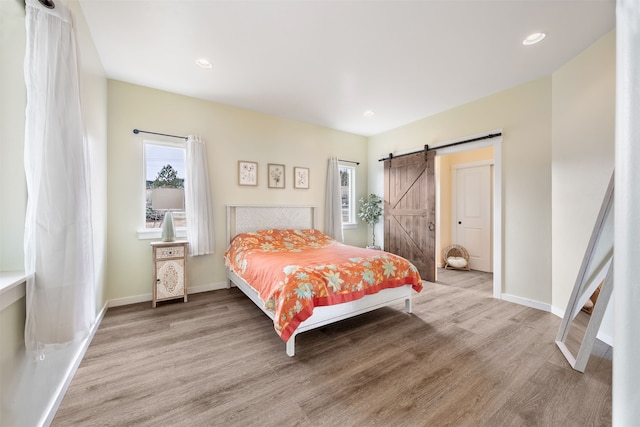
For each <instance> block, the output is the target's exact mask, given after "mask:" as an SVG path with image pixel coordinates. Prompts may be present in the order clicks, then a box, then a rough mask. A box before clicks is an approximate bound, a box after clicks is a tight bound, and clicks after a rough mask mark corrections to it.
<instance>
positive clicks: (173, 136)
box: [133, 129, 188, 141]
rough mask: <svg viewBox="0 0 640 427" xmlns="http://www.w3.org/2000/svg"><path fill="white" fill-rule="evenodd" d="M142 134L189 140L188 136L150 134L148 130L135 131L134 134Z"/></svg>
mask: <svg viewBox="0 0 640 427" xmlns="http://www.w3.org/2000/svg"><path fill="white" fill-rule="evenodd" d="M140 132H142V133H150V134H152V135H160V136H169V137H171V138H180V139H184V140H185V141H186V140H187V139H188V138H187V137H186V136H177V135H168V134H166V133H158V132H149V131H148V130H139V129H134V130H133V133H135V134H136V135H137V134H139V133H140Z"/></svg>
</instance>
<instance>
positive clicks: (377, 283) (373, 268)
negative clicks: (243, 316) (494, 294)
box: [225, 205, 422, 356]
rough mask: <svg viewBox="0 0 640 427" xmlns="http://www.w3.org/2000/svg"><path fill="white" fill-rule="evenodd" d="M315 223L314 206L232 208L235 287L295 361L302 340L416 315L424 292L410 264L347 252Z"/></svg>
mask: <svg viewBox="0 0 640 427" xmlns="http://www.w3.org/2000/svg"><path fill="white" fill-rule="evenodd" d="M315 223H316V212H315V208H314V207H312V206H255V205H254V206H247V205H228V206H227V242H228V243H229V245H228V249H227V251H226V253H225V266H226V268H227V277H228V286H232V285H235V286H237V287H238V288H239V289H240V290H241V291H242V292H243V293H244V294H246V295H247V296H248V297H249V298H250V299H251V300H252V301H253V302H254V303H255V304H256V305H257V306H258V307H259V308H260V309H261V310H262V311H263V312H264V313H265V314H266V315H267V316H269V317H270V318H271V319H272V321H273V322H274V329H275V331H276V333H277V334H278V335H279V336H280V338H281V339H282V340H283V341H285V343H286V353H287V355H289V356H294V355H295V338H296V335H297V334H299V333H302V332H305V331H309V330H311V329H315V328H319V327H321V326H325V325H328V324H330V323H334V322H338V321H340V320H344V319H348V318H350V317H353V316H357V315H359V314H363V313H366V312H368V311H372V310H375V309H378V308H381V307H385V306H388V305H392V304H396V303H400V302H404V303H405V311H406V312H407V313H411V297H412V294H413V293H414V292H420V291H421V290H422V281H421V279H420V275H419V273H418V271H417V269H416V268H415V267H414V266H413V265H412V264H411V263H410V262H408V261H407V260H405V259H404V258H401V257H399V256H397V255H393V254H389V253H386V252H384V251H377V250H371V249H363V248H356V247H353V246H348V245H344V244H342V243H339V242H337V241H335V240H334V239H331V238H330V237H328V236H326V235H325V234H324V233H321V232H320V231H318V230H317V229H316V228H315V225H316V224H315Z"/></svg>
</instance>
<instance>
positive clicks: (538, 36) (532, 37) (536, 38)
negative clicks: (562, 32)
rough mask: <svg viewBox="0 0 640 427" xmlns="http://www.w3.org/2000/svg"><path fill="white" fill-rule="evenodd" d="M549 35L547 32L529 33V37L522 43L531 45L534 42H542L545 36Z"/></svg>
mask: <svg viewBox="0 0 640 427" xmlns="http://www.w3.org/2000/svg"><path fill="white" fill-rule="evenodd" d="M545 37H547V35H546V34H545V33H533V34H529V35H528V36H527V38H525V39H524V40H522V44H523V45H525V46H530V45H532V44H536V43H540V42H541V41H542V40H544V38H545Z"/></svg>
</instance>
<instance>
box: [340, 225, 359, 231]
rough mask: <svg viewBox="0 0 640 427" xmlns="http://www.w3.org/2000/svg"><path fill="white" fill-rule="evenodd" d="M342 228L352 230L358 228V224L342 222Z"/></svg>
mask: <svg viewBox="0 0 640 427" xmlns="http://www.w3.org/2000/svg"><path fill="white" fill-rule="evenodd" d="M342 228H343V229H344V230H352V229H354V228H358V224H342Z"/></svg>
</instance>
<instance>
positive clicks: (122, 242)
mask: <svg viewBox="0 0 640 427" xmlns="http://www.w3.org/2000/svg"><path fill="white" fill-rule="evenodd" d="M134 128H138V129H143V130H149V131H153V132H159V133H167V134H171V135H188V134H198V135H200V136H202V137H203V138H204V139H205V141H206V143H207V155H208V159H207V160H208V166H209V177H210V180H211V192H212V197H213V201H214V204H213V211H214V229H215V254H213V255H206V256H199V257H189V259H188V261H187V264H188V269H187V275H188V281H189V286H192V287H195V286H209V285H213V286H222V285H223V284H224V282H225V277H226V275H225V270H224V263H223V255H224V251H225V249H226V242H225V230H226V228H225V227H226V226H225V213H226V211H225V205H226V204H294V205H314V206H317V207H318V208H319V209H318V224H319V228H320V229H323V228H324V212H323V208H324V198H325V181H326V169H327V160H328V158H329V157H330V156H331V155H336V156H338V158H340V159H344V160H352V161H360V162H364V163H362V164H361V165H360V166H358V167H357V177H356V180H357V183H358V185H357V194H356V197H358V198H359V197H360V196H362V195H365V194H366V184H367V166H366V155H367V140H366V138H364V137H362V136H357V135H353V134H348V133H344V132H339V131H334V130H330V129H326V128H322V127H318V126H313V125H309V124H305V123H301V122H296V121H291V120H286V119H281V118H277V117H273V116H269V115H265V114H260V113H256V112H252V111H247V110H242V109H239V108H234V107H230V106H225V105H220V104H216V103H213V102H208V101H204V100H200V99H195V98H190V97H186V96H182V95H176V94H172V93H168V92H162V91H159V90H155V89H150V88H146V87H142V86H136V85H132V84H128V83H123V82H120V81H109V148H108V167H109V171H108V176H109V179H108V184H109V185H108V199H109V207H108V212H109V213H108V217H109V220H108V222H109V227H108V229H109V235H108V247H109V248H108V258H109V272H108V298H109V299H119V298H129V297H140V296H144V295H150V293H151V280H152V265H151V248H150V246H149V243H150V241H151V240H139V239H138V237H137V233H136V230H138V229H139V228H141V226H142V218H143V212H144V211H143V202H142V201H143V191H144V184H143V183H144V181H143V179H144V178H143V172H142V170H143V158H142V141H143V139H145V138H148V139H151V140H153V139H154V137H152V136H150V135H143V134H139V135H134V134H133V133H132V130H133V129H134ZM238 160H249V161H255V162H258V164H259V166H258V173H259V177H258V181H259V185H258V187H240V186H238V185H237V173H238V172H237V163H238ZM268 163H279V164H284V165H285V167H286V178H285V186H286V188H285V189H269V188H267V180H266V172H267V164H268ZM294 166H302V167H308V168H309V169H310V189H308V190H300V189H293V185H292V173H293V167H294ZM366 239H367V229H366V226H365V225H362V224H361V225H360V226H359V227H358V228H357V229H354V230H346V231H345V242H346V243H349V244H354V245H362V246H364V245H366Z"/></svg>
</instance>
